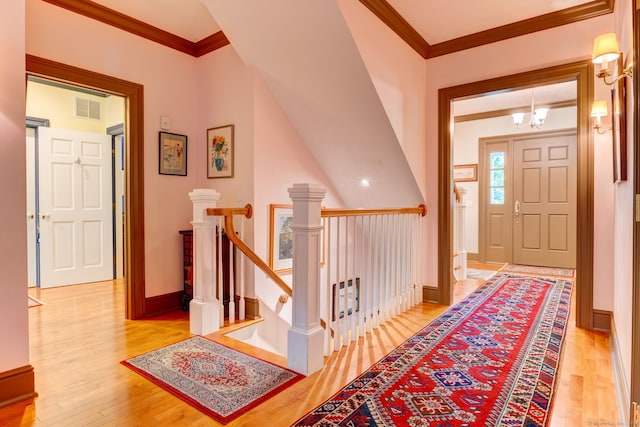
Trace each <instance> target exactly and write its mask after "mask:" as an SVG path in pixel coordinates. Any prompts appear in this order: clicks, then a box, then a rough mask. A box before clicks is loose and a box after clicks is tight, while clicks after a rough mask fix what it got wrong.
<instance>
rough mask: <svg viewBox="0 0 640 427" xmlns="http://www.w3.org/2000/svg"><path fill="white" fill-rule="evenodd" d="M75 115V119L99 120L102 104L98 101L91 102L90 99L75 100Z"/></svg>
mask: <svg viewBox="0 0 640 427" xmlns="http://www.w3.org/2000/svg"><path fill="white" fill-rule="evenodd" d="M75 113H76V114H75V115H76V117H84V118H87V119H93V120H101V119H102V104H101V103H100V102H99V101H93V100H91V99H86V98H76V103H75Z"/></svg>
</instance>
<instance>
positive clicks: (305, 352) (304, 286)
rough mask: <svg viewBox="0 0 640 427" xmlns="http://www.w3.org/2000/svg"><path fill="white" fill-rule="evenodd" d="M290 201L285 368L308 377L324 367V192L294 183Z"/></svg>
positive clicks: (317, 186) (319, 188)
mask: <svg viewBox="0 0 640 427" xmlns="http://www.w3.org/2000/svg"><path fill="white" fill-rule="evenodd" d="M288 191H289V197H291V200H292V201H293V225H292V226H291V230H292V231H293V250H294V255H293V320H292V325H291V328H290V329H289V335H288V344H287V345H288V347H287V357H288V367H289V369H292V370H294V371H296V372H298V373H301V374H303V375H311V374H313V373H314V372H317V371H319V370H320V369H322V366H323V364H324V360H323V356H324V346H323V343H324V331H323V330H322V327H321V326H320V244H321V242H320V236H321V233H320V232H321V230H322V220H321V217H320V209H321V206H322V200H323V199H324V195H325V193H326V191H327V190H326V189H325V188H323V187H322V186H320V185H314V184H294V185H293V187H291V188H289V189H288Z"/></svg>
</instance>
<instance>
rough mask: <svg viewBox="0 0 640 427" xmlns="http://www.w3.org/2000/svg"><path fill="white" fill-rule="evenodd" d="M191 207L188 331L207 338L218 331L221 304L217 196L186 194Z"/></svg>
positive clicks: (200, 191) (207, 192)
mask: <svg viewBox="0 0 640 427" xmlns="http://www.w3.org/2000/svg"><path fill="white" fill-rule="evenodd" d="M189 197H190V198H191V202H192V203H193V221H191V224H192V225H193V299H192V300H191V303H190V304H189V331H190V332H191V333H192V334H198V335H206V334H210V333H212V332H215V331H217V330H219V329H220V302H219V301H218V299H217V298H216V274H217V273H216V263H215V250H214V248H215V244H216V230H215V221H216V219H215V218H214V217H209V216H208V215H207V209H208V208H215V207H217V205H218V200H219V199H220V193H218V192H217V191H216V190H212V189H208V188H199V189H195V190H193V191H192V192H191V193H189Z"/></svg>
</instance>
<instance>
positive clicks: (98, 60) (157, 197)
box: [9, 0, 204, 297]
mask: <svg viewBox="0 0 640 427" xmlns="http://www.w3.org/2000/svg"><path fill="white" fill-rule="evenodd" d="M26 13H27V18H26V22H27V24H26V35H27V36H26V51H27V53H29V54H31V55H35V56H40V57H43V58H47V59H50V60H54V61H58V62H62V63H65V64H69V65H73V66H76V67H80V68H85V69H88V70H91V71H95V72H98V73H103V74H107V75H111V76H114V77H117V78H121V79H124V80H128V81H132V82H135V83H139V84H142V85H144V152H145V159H144V167H145V174H144V181H145V200H144V202H145V248H146V253H145V259H146V284H147V288H146V296H147V297H151V296H155V295H161V294H166V293H171V292H176V291H179V290H180V289H181V288H182V279H181V277H182V276H181V275H182V270H181V268H182V267H181V264H180V260H181V257H182V252H181V251H182V247H181V241H180V235H179V234H178V230H180V229H184V228H190V227H191V224H190V221H191V209H192V208H191V202H190V200H189V198H188V196H187V194H188V193H189V191H191V190H192V189H193V188H198V187H201V186H202V177H203V176H204V172H203V170H204V166H203V165H200V166H198V160H201V159H202V158H203V153H204V148H203V146H202V144H203V143H204V136H203V135H204V129H203V128H202V126H201V125H200V122H199V120H198V104H197V94H198V82H197V71H196V70H197V60H196V59H195V58H193V57H191V56H189V55H186V54H183V53H180V52H177V51H174V50H172V49H167V48H166V47H164V46H161V45H159V44H157V43H153V42H151V41H148V40H145V39H142V38H140V37H136V36H134V35H131V34H129V33H126V32H124V31H121V30H118V29H116V28H113V27H110V26H107V25H105V24H102V23H99V22H97V21H94V20H90V19H87V18H84V17H82V16H80V15H78V14H75V13H71V12H68V11H66V10H64V9H62V8H60V7H56V6H53V5H51V4H48V3H46V2H43V1H39V0H27V1H26ZM22 33H23V32H20V34H22ZM79 34H80V35H82V36H81V37H78V35H79ZM12 38H13V36H12V37H10V38H9V39H12ZM23 54H24V52H23ZM23 81H24V77H22V81H21V82H23ZM21 84H23V83H21ZM22 98H24V95H23V96H22ZM22 114H23V115H24V112H23V113H22ZM160 116H168V117H169V118H170V120H171V129H170V130H169V131H170V132H173V133H178V134H183V135H187V137H188V153H187V156H188V157H187V173H188V175H187V176H186V177H182V176H170V175H159V174H158V132H159V130H160ZM201 161H202V162H204V160H201ZM168 205H170V206H171V207H172V208H171V209H167V206H168Z"/></svg>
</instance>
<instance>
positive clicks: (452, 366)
mask: <svg viewBox="0 0 640 427" xmlns="http://www.w3.org/2000/svg"><path fill="white" fill-rule="evenodd" d="M572 285H573V284H572V282H571V281H569V280H565V279H547V278H538V277H527V276H517V275H510V274H502V273H501V274H498V275H497V276H495V277H494V278H493V279H492V280H490V281H488V282H486V283H485V284H483V285H482V286H481V287H480V288H478V289H477V290H476V291H474V292H473V293H472V294H471V295H469V296H468V297H467V298H465V299H464V300H462V301H461V302H459V303H458V304H456V305H454V306H452V307H451V308H450V309H449V310H447V312H445V313H444V314H442V315H441V316H439V317H438V318H437V319H435V320H434V321H433V322H431V323H430V324H429V325H427V326H426V327H424V328H423V329H422V330H421V331H419V332H418V333H416V334H415V335H414V336H412V337H411V338H409V339H408V340H407V341H405V342H404V343H403V344H401V345H400V346H399V347H398V348H396V349H394V350H393V351H392V352H391V353H389V354H388V355H387V356H385V357H384V358H382V359H381V360H380V361H378V362H376V363H375V364H374V365H373V366H372V367H371V368H370V369H368V370H367V371H365V372H364V373H363V374H361V375H360V376H359V377H357V378H356V379H355V380H353V381H352V382H351V383H349V384H348V385H346V386H345V387H344V388H343V389H342V390H340V391H338V392H337V393H336V394H335V395H334V396H333V397H331V398H330V399H328V400H327V401H325V402H324V403H322V404H321V405H320V406H318V407H317V408H315V409H314V410H313V411H311V412H310V413H308V414H307V415H305V416H304V417H302V418H301V419H299V420H298V421H297V422H296V423H295V424H293V425H294V426H356V425H358V426H447V427H450V426H505V427H506V426H509V427H512V426H545V425H547V423H548V417H549V413H550V408H551V404H552V395H553V392H554V389H555V386H556V372H557V369H558V363H559V360H560V351H561V348H562V345H563V338H564V333H565V330H566V324H567V320H568V317H569V306H570V301H571V292H572Z"/></svg>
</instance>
